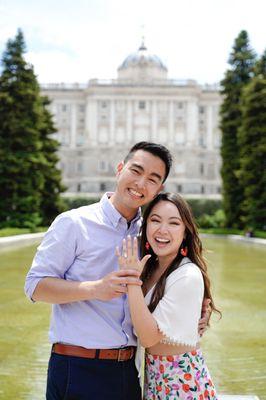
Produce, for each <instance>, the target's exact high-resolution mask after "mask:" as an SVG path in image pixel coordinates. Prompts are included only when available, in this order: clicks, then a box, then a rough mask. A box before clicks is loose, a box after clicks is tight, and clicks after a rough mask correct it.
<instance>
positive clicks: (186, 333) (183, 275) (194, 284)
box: [153, 263, 204, 346]
mask: <svg viewBox="0 0 266 400" xmlns="http://www.w3.org/2000/svg"><path fill="white" fill-rule="evenodd" d="M171 275H173V276H171ZM171 275H170V276H169V278H168V279H169V281H168V282H166V287H165V294H164V296H163V298H162V299H161V300H160V302H159V303H158V304H157V307H156V308H155V310H154V312H153V317H154V318H155V319H156V322H157V324H158V328H159V330H160V331H161V332H162V333H163V334H164V339H163V340H162V342H163V343H169V344H181V345H187V346H195V345H196V344H197V342H198V340H199V335H198V322H199V319H200V315H201V308H202V301H203V294H204V282H203V277H202V274H201V271H200V269H199V268H198V267H197V266H196V265H194V264H192V263H191V264H189V265H186V266H184V267H180V271H179V270H176V271H174V272H173V273H172V274H171Z"/></svg>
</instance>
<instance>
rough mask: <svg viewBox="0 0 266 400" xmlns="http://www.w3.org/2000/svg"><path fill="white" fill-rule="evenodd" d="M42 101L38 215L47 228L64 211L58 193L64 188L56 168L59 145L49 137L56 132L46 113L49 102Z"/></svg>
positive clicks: (44, 98)
mask: <svg viewBox="0 0 266 400" xmlns="http://www.w3.org/2000/svg"><path fill="white" fill-rule="evenodd" d="M42 101H43V117H42V124H41V127H40V139H41V143H42V153H43V155H44V158H45V164H44V168H43V170H42V173H43V177H44V185H43V189H42V190H41V204H40V214H41V218H42V224H43V225H45V226H47V225H50V223H51V222H52V220H53V219H54V218H55V216H56V215H57V214H58V213H59V212H61V211H63V210H64V209H65V204H64V203H63V201H62V199H61V197H60V193H61V192H63V191H64V190H65V187H64V186H63V185H62V183H61V171H60V170H59V169H58V168H57V166H56V165H57V163H58V160H59V159H58V156H57V151H58V146H59V143H58V141H57V140H55V139H53V138H52V137H51V135H52V134H53V133H55V132H56V129H55V127H54V124H53V120H52V115H51V113H50V112H49V111H48V106H49V104H50V101H49V99H48V98H47V97H43V98H42Z"/></svg>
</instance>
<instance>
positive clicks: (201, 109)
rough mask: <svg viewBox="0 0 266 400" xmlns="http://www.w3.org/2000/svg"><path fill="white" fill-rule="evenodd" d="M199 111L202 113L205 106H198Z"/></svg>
mask: <svg viewBox="0 0 266 400" xmlns="http://www.w3.org/2000/svg"><path fill="white" fill-rule="evenodd" d="M199 112H200V114H204V112H205V107H203V106H200V108H199Z"/></svg>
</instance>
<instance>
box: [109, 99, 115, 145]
mask: <svg viewBox="0 0 266 400" xmlns="http://www.w3.org/2000/svg"><path fill="white" fill-rule="evenodd" d="M114 143H115V102H114V100H110V133H109V144H110V145H113V144H114Z"/></svg>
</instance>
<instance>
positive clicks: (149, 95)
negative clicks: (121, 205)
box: [42, 43, 221, 197]
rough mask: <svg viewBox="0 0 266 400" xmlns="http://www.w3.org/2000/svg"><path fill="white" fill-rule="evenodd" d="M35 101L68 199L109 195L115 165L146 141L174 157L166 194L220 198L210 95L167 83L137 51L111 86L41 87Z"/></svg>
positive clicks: (214, 94)
mask: <svg viewBox="0 0 266 400" xmlns="http://www.w3.org/2000/svg"><path fill="white" fill-rule="evenodd" d="M42 94H44V95H46V96H48V97H49V98H50V100H51V105H50V109H51V112H52V113H53V115H54V121H55V124H56V127H57V129H58V132H57V133H56V134H55V138H56V139H57V140H58V141H59V142H60V150H59V157H60V165H59V166H60V168H61V170H62V176H63V182H64V184H65V185H66V186H67V188H68V193H71V194H75V193H79V192H82V193H83V194H84V195H85V194H86V195H88V194H90V195H100V194H101V193H102V192H105V191H109V190H110V191H112V190H113V189H114V186H115V180H116V178H115V170H116V166H117V164H118V162H119V161H121V159H122V158H123V157H124V156H125V155H126V152H127V150H128V149H129V148H130V147H131V146H132V145H133V144H134V143H136V142H138V141H142V140H147V141H153V142H158V143H162V144H164V145H165V146H166V147H168V148H169V150H170V151H171V152H172V154H173V156H174V164H173V168H172V172H171V174H170V175H169V177H168V180H167V183H166V190H169V191H173V192H179V193H181V194H184V195H187V196H192V197H193V196H198V197H201V196H202V197H219V196H220V191H221V178H220V165H221V159H220V137H221V134H220V131H219V127H218V125H219V121H218V117H219V106H220V103H221V96H220V94H219V91H218V88H217V86H211V85H205V86H202V85H199V84H198V83H197V82H196V81H194V80H186V81H182V80H175V79H169V78H168V76H167V67H166V66H165V65H164V63H163V62H162V61H161V60H160V58H159V57H158V56H156V55H153V54H150V53H149V51H148V50H147V48H146V46H145V45H144V43H142V45H141V46H140V48H139V49H138V51H137V52H135V53H132V54H130V55H129V56H128V57H126V59H125V60H124V61H123V62H122V64H121V65H120V66H119V68H118V70H117V78H116V79H112V80H101V79H92V80H90V81H89V82H88V84H46V85H43V86H42Z"/></svg>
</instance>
